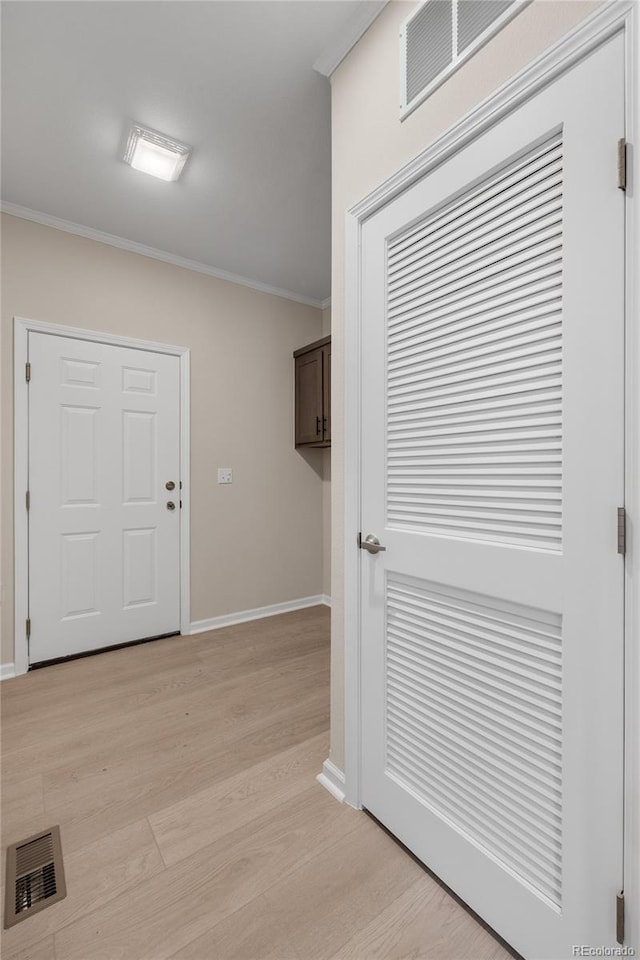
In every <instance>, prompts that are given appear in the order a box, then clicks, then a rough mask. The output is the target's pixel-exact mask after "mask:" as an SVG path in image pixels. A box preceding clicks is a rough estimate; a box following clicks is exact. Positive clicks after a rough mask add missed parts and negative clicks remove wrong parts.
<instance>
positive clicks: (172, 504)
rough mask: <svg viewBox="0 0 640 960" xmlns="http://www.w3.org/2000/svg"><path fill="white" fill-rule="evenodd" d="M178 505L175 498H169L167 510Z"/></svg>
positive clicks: (173, 508)
mask: <svg viewBox="0 0 640 960" xmlns="http://www.w3.org/2000/svg"><path fill="white" fill-rule="evenodd" d="M175 508H176V505H175V503H174V502H173V500H167V510H175Z"/></svg>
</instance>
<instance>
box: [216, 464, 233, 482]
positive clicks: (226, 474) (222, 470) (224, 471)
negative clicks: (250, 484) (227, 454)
mask: <svg viewBox="0 0 640 960" xmlns="http://www.w3.org/2000/svg"><path fill="white" fill-rule="evenodd" d="M218 483H233V470H232V469H231V467H218Z"/></svg>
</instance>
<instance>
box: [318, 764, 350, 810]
mask: <svg viewBox="0 0 640 960" xmlns="http://www.w3.org/2000/svg"><path fill="white" fill-rule="evenodd" d="M316 780H317V781H318V783H321V784H322V786H323V787H324V788H325V790H328V791H329V793H330V794H331V796H332V797H335V798H336V800H339V801H340V803H344V773H343V772H342V770H339V769H338V768H337V767H336V765H335V763H332V762H331V760H325V762H324V763H323V764H322V773H319V774H318V776H317V777H316Z"/></svg>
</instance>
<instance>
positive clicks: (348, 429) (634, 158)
mask: <svg viewBox="0 0 640 960" xmlns="http://www.w3.org/2000/svg"><path fill="white" fill-rule="evenodd" d="M634 7H635V4H634V3H633V2H632V0H613V2H609V3H606V4H603V5H602V6H601V7H599V8H598V9H597V10H596V11H595V12H594V13H593V14H591V15H590V16H589V17H587V18H586V19H585V20H584V21H582V23H581V24H579V25H578V26H577V27H576V28H575V29H574V30H572V31H571V32H570V33H569V34H568V35H567V36H566V37H564V38H562V39H561V40H560V41H559V42H558V43H556V44H555V45H554V46H552V47H551V48H550V49H549V50H547V51H546V52H545V53H543V54H542V55H541V56H540V57H538V58H537V59H536V60H534V61H533V62H532V63H531V64H530V65H529V66H527V67H526V68H525V69H524V70H522V71H521V72H520V73H519V74H517V75H516V76H515V77H514V78H513V79H512V80H510V81H509V82H508V83H506V84H505V85H504V86H503V87H501V88H500V89H499V90H498V91H497V92H496V93H494V94H492V95H491V96H490V97H488V98H487V99H486V100H484V101H483V102H482V103H480V104H479V105H478V106H477V107H476V108H474V109H473V110H472V111H471V112H470V113H468V114H467V115H466V116H465V117H463V118H462V119H461V120H460V121H459V122H458V123H456V124H455V125H454V126H453V127H451V128H450V129H449V130H448V131H447V132H446V133H444V134H443V136H441V137H440V138H439V139H438V140H436V141H435V142H434V143H433V144H432V145H431V146H430V147H428V148H427V149H426V150H425V151H423V152H422V153H421V154H419V155H418V156H417V157H415V158H414V159H413V160H411V161H410V162H409V163H408V164H406V165H405V166H404V167H402V168H401V169H400V170H398V171H397V172H396V173H395V174H394V175H392V176H391V177H390V178H389V179H387V180H386V181H385V182H384V183H382V184H381V185H380V186H378V187H377V188H376V189H375V190H373V192H372V193H370V194H369V195H368V196H366V197H365V198H364V199H363V200H361V201H360V202H359V203H358V204H356V205H355V206H353V207H352V208H351V209H350V210H348V211H347V214H346V224H345V227H346V294H345V344H344V349H345V441H344V591H345V616H344V630H345V635H344V644H345V650H344V654H345V770H344V777H345V782H344V791H345V800H346V802H347V803H349V804H350V805H351V806H353V807H356V808H357V809H360V808H361V806H362V801H361V722H362V720H361V695H360V682H361V643H362V638H361V623H360V601H361V597H360V565H361V559H362V557H361V551H360V550H358V549H357V537H358V533H359V532H360V530H361V529H362V526H361V489H362V479H363V478H362V473H361V457H360V452H361V448H360V444H361V413H362V406H361V388H362V373H361V365H362V359H361V345H362V325H363V317H362V271H361V267H362V264H361V234H362V229H363V226H364V223H365V221H366V220H367V219H368V218H369V217H371V216H372V215H373V214H374V213H376V212H377V211H378V210H380V209H381V208H382V207H383V206H385V205H386V204H387V203H389V202H390V201H392V200H393V199H395V197H397V196H398V195H399V194H400V193H402V192H403V191H404V190H406V189H408V188H409V187H410V186H411V185H412V184H413V183H415V182H416V181H417V180H419V179H420V178H421V177H424V176H425V175H426V174H427V173H428V172H429V171H430V170H431V169H433V168H434V167H435V166H437V165H439V164H441V163H442V162H443V161H444V160H446V159H447V158H448V157H449V156H451V155H452V154H453V153H455V152H456V151H458V150H460V149H461V148H462V147H463V146H465V145H466V144H468V143H470V142H471V141H472V140H474V139H475V138H476V137H478V136H479V135H480V134H481V133H483V132H484V131H486V130H487V129H488V128H489V127H491V126H493V125H494V124H495V123H497V122H498V121H499V120H500V119H502V118H503V117H504V116H506V115H507V114H509V113H510V112H512V111H513V110H514V109H516V108H517V107H518V106H519V105H520V104H521V103H523V102H524V101H525V100H526V99H528V98H529V97H531V96H532V95H534V94H535V93H537V92H538V91H539V90H542V89H543V88H544V87H546V86H548V85H549V84H550V83H552V82H553V81H554V80H555V79H557V78H558V77H559V76H560V75H561V74H562V73H563V72H565V71H566V70H567V69H568V68H569V67H571V66H573V65H574V64H576V63H578V62H580V61H581V60H583V59H584V58H585V57H586V56H587V55H588V54H589V53H591V52H592V51H593V50H595V49H596V48H597V47H599V46H601V45H602V44H603V43H605V42H606V41H607V40H609V39H610V38H611V37H612V36H614V35H615V34H617V33H619V32H620V31H623V32H624V36H625V45H626V62H625V97H626V131H624V133H625V135H626V139H627V143H628V147H627V158H628V159H627V165H628V173H627V177H628V183H627V190H626V195H625V203H626V226H625V230H626V256H625V264H626V270H625V272H626V296H625V300H626V304H625V325H626V347H627V352H626V451H625V491H626V503H625V506H626V509H627V523H628V535H627V555H626V562H625V580H626V583H625V790H624V797H625V814H624V829H625V839H624V888H625V900H626V908H627V917H626V938H625V940H626V943H627V944H635V945H636V946H637V945H639V944H640V856H638V853H637V851H638V850H639V849H640V569H639V568H638V563H637V561H636V562H634V560H635V556H634V554H635V541H636V537H635V536H634V526H635V527H637V528H638V529H640V521H637V522H635V524H634V520H635V518H636V517H640V324H639V320H638V310H639V308H640V276H639V271H638V270H637V267H636V263H637V258H638V256H640V204H638V202H637V200H636V199H635V194H634V184H635V183H636V182H640V181H639V174H640V164H639V161H638V156H639V153H638V150H637V149H634V143H635V138H636V136H638V134H640V96H639V95H638V94H635V91H636V90H638V89H640V67H639V65H638V57H639V56H640V11H639V10H637V9H634ZM622 133H623V132H621V136H622ZM612 148H613V151H614V152H612V157H615V145H612ZM612 163H613V165H612V176H615V159H614V160H613V161H612ZM611 522H612V530H613V524H614V518H613V517H612V521H611ZM612 535H613V534H612ZM614 893H615V892H614V891H612V910H613V909H614V901H613V897H614Z"/></svg>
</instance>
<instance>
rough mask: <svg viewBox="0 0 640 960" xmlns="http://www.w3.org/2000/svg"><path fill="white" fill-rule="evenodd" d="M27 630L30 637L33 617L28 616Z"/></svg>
mask: <svg viewBox="0 0 640 960" xmlns="http://www.w3.org/2000/svg"><path fill="white" fill-rule="evenodd" d="M25 631H26V634H27V639H28V638H29V637H30V636H31V617H27V621H26V623H25Z"/></svg>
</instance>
